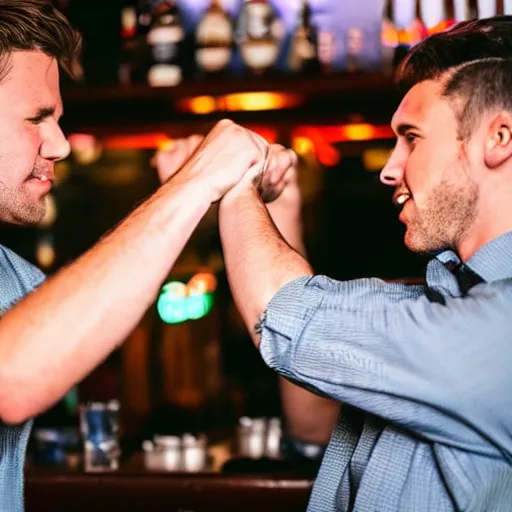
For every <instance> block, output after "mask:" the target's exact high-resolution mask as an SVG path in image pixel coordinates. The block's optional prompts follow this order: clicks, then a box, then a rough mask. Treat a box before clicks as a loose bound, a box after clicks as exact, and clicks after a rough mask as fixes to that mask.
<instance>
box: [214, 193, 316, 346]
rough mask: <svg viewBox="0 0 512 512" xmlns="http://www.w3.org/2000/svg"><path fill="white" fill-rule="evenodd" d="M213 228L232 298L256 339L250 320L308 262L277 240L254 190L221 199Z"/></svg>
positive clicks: (304, 271)
mask: <svg viewBox="0 0 512 512" xmlns="http://www.w3.org/2000/svg"><path fill="white" fill-rule="evenodd" d="M219 229H220V234H221V240H222V246H223V251H224V259H225V261H226V268H227V275H228V279H229V283H230V286H231V290H232V293H233V298H234V300H235V303H236V305H237V307H238V309H239V311H240V314H241V315H242V318H243V319H244V322H245V324H246V326H247V328H248V329H249V332H250V333H251V336H252V337H253V339H254V341H255V343H256V345H259V336H258V335H256V334H255V332H254V326H255V324H256V323H257V321H258V320H259V318H260V315H261V314H262V313H263V311H264V310H265V309H266V307H267V304H268V303H269V301H270V299H271V298H272V297H273V296H274V295H275V293H276V292H277V291H278V290H279V289H280V288H281V287H283V286H284V285H285V284H287V283H289V282H290V281H293V280H294V279H296V278H298V277H300V276H304V275H311V274H312V271H311V268H310V266H309V265H308V263H307V261H305V260H304V258H302V256H300V255H299V254H298V253H297V252H296V251H294V250H293V249H292V248H291V247H290V246H289V245H288V244H287V243H286V242H285V241H284V240H283V238H282V237H281V235H280V234H279V232H278V231H277V229H276V227H275V225H274V224H273V222H272V220H271V219H270V217H269V214H268V211H267V209H266V207H265V205H264V204H263V203H262V201H261V199H260V198H259V195H258V194H257V192H256V191H253V190H250V191H247V192H246V193H244V194H238V195H237V196H234V197H229V196H226V198H225V199H223V200H222V201H221V203H220V207H219Z"/></svg>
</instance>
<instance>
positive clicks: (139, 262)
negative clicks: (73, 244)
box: [0, 182, 210, 422]
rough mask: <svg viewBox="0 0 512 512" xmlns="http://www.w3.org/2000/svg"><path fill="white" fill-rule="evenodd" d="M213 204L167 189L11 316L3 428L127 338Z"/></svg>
mask: <svg viewBox="0 0 512 512" xmlns="http://www.w3.org/2000/svg"><path fill="white" fill-rule="evenodd" d="M209 205H210V202H209V199H208V198H207V197H205V193H204V192H202V190H201V187H200V186H198V185H194V184H192V183H186V182H185V183H181V184H179V185H175V184H172V183H168V184H166V185H164V186H163V187H162V188H161V189H160V190H159V191H158V192H157V193H156V194H155V195H154V196H153V197H152V198H150V199H149V200H148V201H146V202H145V203H144V204H143V205H141V206H140V207H139V208H137V209H136V210H135V211H134V212H133V213H132V214H131V215H130V216H129V217H128V218H127V219H126V220H125V221H124V222H123V223H122V224H120V225H119V226H118V227H117V228H116V229H115V230H114V231H113V232H112V233H110V234H109V235H108V236H106V237H105V238H103V239H102V240H101V241H100V242H99V243H98V244H97V245H96V246H95V247H94V248H93V249H91V250H90V251H88V252H87V253H86V254H84V255H83V256H82V257H81V258H79V259H78V260H77V261H76V262H74V263H72V264H71V265H69V266H68V267H67V268H65V269H63V270H61V271H60V272H59V273H57V274H56V275H55V276H54V277H53V278H51V279H49V280H48V281H47V282H46V283H44V284H43V285H42V286H41V287H40V288H39V289H38V290H36V291H35V292H34V293H32V294H30V295H29V296H28V297H27V298H26V299H24V300H23V301H21V302H20V303H19V304H18V305H16V306H15V307H14V308H13V309H12V310H10V311H9V312H8V313H6V314H5V315H4V317H3V318H2V319H1V321H0V417H1V419H2V420H3V421H7V422H18V421H22V420H24V419H26V418H27V417H30V416H32V415H34V414H37V413H39V412H40V411H42V410H43V409H44V408H46V407H47V406H49V405H50V404H52V403H53V402H54V401H56V400H58V399H59V398H60V397H61V396H62V395H63V394H64V393H65V392H66V391H67V390H68V389H69V388H70V387H71V386H72V385H73V384H75V383H76V382H77V381H79V380H81V379H82V378H83V377H84V376H85V375H86V374H87V373H88V372H90V371H91V370H92V369H93V368H94V367H95V366H96V365H97V364H98V363H99V362H100V361H101V360H103V359H104V358H105V357H106V356H107V355H108V354H109V353H110V352H111V351H112V350H113V349H114V348H115V347H116V346H117V345H118V344H119V343H121V342H122V341H123V340H124V339H125V337H126V336H127V335H128V334H129V333H130V332H131V330H132V329H133V328H134V327H135V325H136V324H137V323H138V321H139V320H140V318H141V316H142V314H143V313H144V311H145V310H146V309H147V308H148V307H149V306H150V304H151V303H152V302H153V301H154V299H155V296H156V294H157V292H158V289H159V287H160V285H161V283H162V281H163V279H164V278H165V277H166V275H167V273H168V272H169V270H170V268H171V267H172V265H173V264H174V262H175V261H176V259H177V257H178V255H179V254H180V252H181V250H182V249H183V246H184V245H185V243H186V242H187V240H188V238H189V236H190V234H191V233H192V231H193V230H194V228H195V227H196V225H197V224H198V222H199V221H200V219H201V217H202V216H203V214H204V213H205V212H206V211H207V209H208V207H209Z"/></svg>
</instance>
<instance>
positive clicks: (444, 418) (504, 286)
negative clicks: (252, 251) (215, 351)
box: [258, 276, 512, 454]
mask: <svg viewBox="0 0 512 512" xmlns="http://www.w3.org/2000/svg"><path fill="white" fill-rule="evenodd" d="M258 327H259V329H260V332H261V345H260V351H261V354H262V357H263V359H264V360H265V362H266V363H267V364H268V365H269V366H270V367H272V368H274V369H275V370H276V371H278V372H279V373H280V374H281V375H283V376H284V377H287V378H289V379H291V380H293V381H295V382H298V383H300V384H302V385H303V386H305V387H307V388H309V389H313V390H316V391H317V392H319V393H321V394H325V395H328V396H330V397H332V398H335V399H337V400H339V401H340V402H343V403H348V404H350V405H352V406H354V407H357V408H359V409H361V410H364V411H366V412H368V413H371V414H375V415H377V416H379V417H382V418H385V419H387V420H388V421H391V422H393V423H394V424H396V425H399V426H400V427H402V428H405V429H408V430H410V431H413V432H414V433H416V434H417V435H419V436H422V437H426V438H428V439H430V440H434V441H437V442H443V443H446V444H449V445H452V446H457V447H460V448H465V449H470V450H473V451H475V450H476V451H480V452H483V453H487V454H489V453H494V450H495V448H496V447H499V449H500V450H505V451H506V452H507V453H508V454H512V447H511V439H512V407H511V399H510V396H511V394H510V389H511V385H512V282H511V280H504V281H499V282H496V283H492V284H485V285H480V286H477V287H475V288H474V289H473V290H472V291H471V292H470V294H469V295H468V296H467V297H465V298H464V299H461V298H451V297H447V298H446V304H445V305H441V304H437V303H432V302H429V301H428V300H427V298H426V297H425V295H424V294H423V292H422V288H421V287H418V286H409V285H404V284H397V283H385V282H383V281H381V280H378V279H361V280H354V281H343V282H340V281H335V280H332V279H329V278H327V277H325V276H314V277H303V278H300V279H297V280H295V281H293V282H291V283H289V284H288V285H286V286H285V287H283V288H282V289H281V290H280V291H279V292H278V293H277V294H276V295H275V296H274V298H273V299H272V301H271V302H270V303H269V305H268V308H267V310H266V311H265V312H264V314H263V315H262V318H261V320H260V323H259V326H258Z"/></svg>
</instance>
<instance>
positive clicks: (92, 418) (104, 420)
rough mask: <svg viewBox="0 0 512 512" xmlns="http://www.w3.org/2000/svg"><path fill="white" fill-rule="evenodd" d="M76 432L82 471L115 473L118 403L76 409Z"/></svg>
mask: <svg viewBox="0 0 512 512" xmlns="http://www.w3.org/2000/svg"><path fill="white" fill-rule="evenodd" d="M80 431H81V434H82V439H83V444H84V469H85V471H91V472H93V471H115V470H117V469H119V457H120V455H121V450H120V447H119V401H118V400H111V401H109V402H107V403H105V402H89V403H86V404H81V405H80Z"/></svg>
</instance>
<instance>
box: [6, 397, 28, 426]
mask: <svg viewBox="0 0 512 512" xmlns="http://www.w3.org/2000/svg"><path fill="white" fill-rule="evenodd" d="M32 417H33V415H32V414H30V412H29V411H28V409H27V408H26V407H24V406H23V405H22V404H16V403H8V402H7V403H5V404H4V403H0V421H1V422H2V423H3V424H4V425H20V424H21V423H25V421H27V420H29V419H30V418H32Z"/></svg>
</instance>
